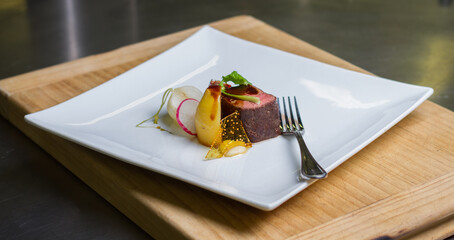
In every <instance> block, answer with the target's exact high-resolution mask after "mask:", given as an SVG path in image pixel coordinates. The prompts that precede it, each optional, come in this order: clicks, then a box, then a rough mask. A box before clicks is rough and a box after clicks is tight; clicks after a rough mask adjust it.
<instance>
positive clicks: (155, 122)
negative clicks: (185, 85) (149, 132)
mask: <svg viewBox="0 0 454 240" xmlns="http://www.w3.org/2000/svg"><path fill="white" fill-rule="evenodd" d="M172 92H173V88H169V89H167V90H166V91H165V92H164V94H163V95H162V100H161V101H162V102H161V106H160V107H159V109H158V112H157V113H156V114H155V115H153V116H152V117H151V118H148V119H145V120H143V121H142V122H140V123H139V124H137V125H136V127H142V124H144V123H145V122H147V121H149V120H151V119H153V123H154V124H158V120H159V113H160V112H161V109H162V107H163V106H164V104H165V103H166V102H167V98H169V96H170V94H171V93H172Z"/></svg>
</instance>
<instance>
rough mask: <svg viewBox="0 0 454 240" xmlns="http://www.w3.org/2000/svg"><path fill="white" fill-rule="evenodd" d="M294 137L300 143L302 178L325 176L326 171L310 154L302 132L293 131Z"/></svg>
mask: <svg viewBox="0 0 454 240" xmlns="http://www.w3.org/2000/svg"><path fill="white" fill-rule="evenodd" d="M295 136H296V139H297V140H298V144H299V145H300V150H301V174H300V175H301V176H300V177H301V178H302V179H304V180H309V179H312V178H315V179H320V178H325V177H326V176H327V173H326V171H325V170H324V169H323V168H322V167H321V166H320V165H319V164H318V163H317V161H315V159H314V157H312V154H311V153H310V152H309V149H308V148H307V146H306V143H305V142H304V139H303V133H302V132H300V131H296V132H295Z"/></svg>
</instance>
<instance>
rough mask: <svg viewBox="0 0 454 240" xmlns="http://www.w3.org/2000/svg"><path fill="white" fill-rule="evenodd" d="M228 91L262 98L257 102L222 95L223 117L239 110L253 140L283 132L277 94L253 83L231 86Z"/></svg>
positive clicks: (246, 129)
mask: <svg viewBox="0 0 454 240" xmlns="http://www.w3.org/2000/svg"><path fill="white" fill-rule="evenodd" d="M226 92H227V93H231V94H236V95H249V96H254V97H258V98H259V99H260V103H258V104H257V103H253V102H249V101H244V100H240V99H237V98H234V97H230V96H227V95H224V94H223V95H222V96H221V111H222V118H224V117H225V116H228V115H229V114H231V113H233V112H235V111H238V112H239V113H240V119H241V121H242V122H243V127H244V130H245V131H246V133H247V135H248V137H249V140H251V142H253V143H255V142H260V141H263V140H266V139H269V138H273V137H276V136H278V135H280V134H281V130H280V128H279V124H280V119H279V106H278V105H277V102H276V97H275V96H273V95H271V94H268V93H265V92H263V91H262V90H260V89H259V88H257V87H255V86H252V85H248V86H244V85H241V86H238V87H231V88H228V89H226Z"/></svg>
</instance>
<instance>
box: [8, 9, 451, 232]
mask: <svg viewBox="0 0 454 240" xmlns="http://www.w3.org/2000/svg"><path fill="white" fill-rule="evenodd" d="M453 5H454V4H452V1H450V0H440V1H427V0H414V1H411V2H409V1H404V0H397V1H378V0H369V1H357V0H287V1H271V0H264V1H263V0H262V1H258V0H254V1H241V0H234V1H202V0H196V1H178V0H174V1H139V0H115V1H107V0H103V1H88V0H43V1H31V0H29V1H26V0H6V1H1V2H0V79H3V78H7V77H11V76H14V75H18V74H21V73H25V72H28V71H32V70H36V69H40V68H43V67H47V66H51V65H54V64H58V63H62V62H66V61H71V60H73V59H77V58H81V57H84V56H89V55H92V54H97V53H102V52H106V51H109V50H113V49H116V48H118V47H121V46H125V45H128V44H131V43H135V42H139V41H143V40H147V39H150V38H154V37H157V36H161V35H164V34H168V33H172V32H176V31H179V30H183V29H186V28H189V27H194V26H197V25H201V24H204V23H209V22H212V21H216V20H220V19H223V18H227V17H231V16H236V15H244V14H246V15H252V16H254V17H256V18H258V19H260V20H263V21H265V22H267V23H268V24H271V25H273V26H275V27H277V28H279V29H281V30H284V31H286V32H288V33H290V34H292V35H294V36H296V37H298V38H300V39H303V40H305V41H307V42H309V43H311V44H313V45H315V46H317V47H320V48H322V49H324V50H326V51H328V52H330V53H333V54H334V55H337V56H339V57H341V58H343V59H345V60H347V61H349V62H351V63H353V64H355V65H357V66H359V67H361V68H364V69H366V70H368V71H370V72H372V73H374V74H377V75H379V76H382V77H385V78H390V79H394V80H398V81H401V82H407V83H412V84H418V85H424V86H429V87H432V88H433V89H434V94H433V95H432V96H431V97H430V100H431V101H433V102H435V103H438V104H440V105H442V106H444V107H446V108H448V109H450V110H454V100H453V98H454V6H453ZM0 237H1V238H2V239H95V238H96V239H149V238H150V237H149V236H148V235H147V234H146V233H145V232H143V231H142V230H141V229H140V228H139V227H137V226H136V225H135V224H134V223H132V222H131V221H130V220H129V219H127V218H126V217H125V216H124V215H122V214H121V213H120V212H119V211H117V210H116V209H115V208H114V207H112V206H111V205H110V204H109V203H108V202H107V201H105V200H104V199H103V198H101V197H100V196H99V195H97V194H96V192H94V191H93V190H91V189H90V188H89V187H88V186H86V185H85V184H84V183H83V182H81V181H80V180H79V179H78V178H76V177H75V176H74V175H73V174H72V173H71V172H69V171H68V170H66V169H65V168H64V167H63V166H62V165H60V164H59V163H58V162H57V161H55V160H54V159H53V158H52V157H51V156H50V155H48V154H47V153H46V152H44V151H43V150H42V149H40V148H39V147H38V146H37V145H36V144H34V143H33V142H32V141H31V140H29V139H28V138H27V137H26V136H25V135H23V134H22V133H21V132H20V131H19V130H17V129H16V128H15V127H14V126H13V125H12V124H10V123H9V122H7V121H6V120H5V119H4V118H3V117H0Z"/></svg>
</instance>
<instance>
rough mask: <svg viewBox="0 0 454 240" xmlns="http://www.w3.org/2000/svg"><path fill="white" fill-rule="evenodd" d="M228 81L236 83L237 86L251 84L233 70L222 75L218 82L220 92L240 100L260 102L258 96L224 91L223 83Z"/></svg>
mask: <svg viewBox="0 0 454 240" xmlns="http://www.w3.org/2000/svg"><path fill="white" fill-rule="evenodd" d="M228 82H233V83H235V84H238V85H239V86H242V85H244V86H247V85H252V83H250V82H249V81H248V80H247V79H246V78H244V77H243V76H241V75H240V74H239V73H238V72H237V71H233V72H232V73H230V74H229V75H227V76H223V77H222V81H221V83H220V85H221V92H222V93H223V94H225V95H227V96H230V97H234V98H238V99H240V100H244V101H249V102H253V103H257V104H258V103H260V98H258V97H253V96H245V95H237V94H231V93H228V92H226V91H225V84H226V83H228Z"/></svg>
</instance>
